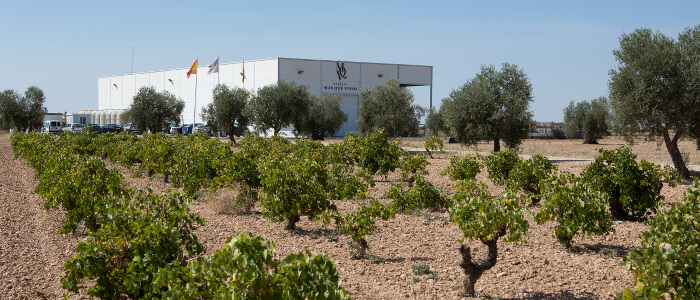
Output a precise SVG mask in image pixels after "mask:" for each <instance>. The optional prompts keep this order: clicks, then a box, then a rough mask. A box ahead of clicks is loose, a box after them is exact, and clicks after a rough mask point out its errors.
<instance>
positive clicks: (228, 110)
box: [200, 84, 250, 142]
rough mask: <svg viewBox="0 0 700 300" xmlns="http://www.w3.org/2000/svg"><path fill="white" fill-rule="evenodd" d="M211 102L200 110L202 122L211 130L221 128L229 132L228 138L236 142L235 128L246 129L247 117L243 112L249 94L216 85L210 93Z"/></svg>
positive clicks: (222, 85) (223, 85) (241, 90)
mask: <svg viewBox="0 0 700 300" xmlns="http://www.w3.org/2000/svg"><path fill="white" fill-rule="evenodd" d="M212 99H213V100H212V102H211V103H209V104H208V105H207V106H205V107H204V108H202V113H201V115H200V116H201V117H202V120H204V121H205V122H207V125H209V127H212V128H218V127H221V128H223V129H225V130H226V131H228V132H229V138H230V139H231V140H232V141H234V142H235V141H236V140H235V138H234V134H233V133H234V131H235V129H236V126H238V127H239V128H242V129H243V128H247V127H248V121H249V117H248V115H247V114H246V112H245V109H246V105H247V104H248V100H249V99H250V92H248V91H247V90H245V89H242V88H238V87H234V88H229V87H228V86H227V85H225V84H217V85H216V87H215V88H214V90H213V91H212Z"/></svg>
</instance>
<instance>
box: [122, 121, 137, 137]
mask: <svg viewBox="0 0 700 300" xmlns="http://www.w3.org/2000/svg"><path fill="white" fill-rule="evenodd" d="M122 129H123V130H124V132H126V134H132V133H135V134H140V133H141V132H139V130H138V129H136V127H134V125H133V124H131V123H126V124H124V126H123V127H122Z"/></svg>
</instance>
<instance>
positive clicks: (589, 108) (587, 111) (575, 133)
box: [562, 97, 610, 144]
mask: <svg viewBox="0 0 700 300" xmlns="http://www.w3.org/2000/svg"><path fill="white" fill-rule="evenodd" d="M609 119H610V105H609V104H608V99H607V98H605V97H600V98H596V99H593V100H591V101H590V102H588V101H581V102H579V103H576V104H574V101H571V102H570V103H569V105H568V106H567V107H566V108H564V124H563V125H562V129H563V130H564V134H566V137H568V138H571V139H583V143H584V144H598V139H602V138H603V137H605V136H607V135H608V134H610V132H608V120H609Z"/></svg>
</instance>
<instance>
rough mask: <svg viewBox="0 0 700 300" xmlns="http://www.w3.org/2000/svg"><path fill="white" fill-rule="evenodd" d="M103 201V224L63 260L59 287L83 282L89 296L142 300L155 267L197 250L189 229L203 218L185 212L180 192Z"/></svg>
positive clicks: (181, 262) (71, 289) (191, 255)
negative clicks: (67, 258)
mask: <svg viewBox="0 0 700 300" xmlns="http://www.w3.org/2000/svg"><path fill="white" fill-rule="evenodd" d="M105 201H106V202H107V205H106V206H105V207H104V208H103V211H101V212H100V213H101V214H103V215H107V216H109V222H105V223H104V224H103V226H102V228H100V229H99V230H98V231H97V232H94V233H93V234H91V235H90V237H89V238H88V240H87V241H86V242H79V243H78V249H77V253H78V254H77V255H76V256H75V257H73V258H71V259H70V260H69V261H67V262H66V263H65V264H64V267H65V268H66V272H67V273H66V275H65V276H64V277H63V278H61V285H62V286H63V288H64V289H66V290H68V291H69V292H72V293H78V291H79V286H80V285H83V284H86V283H87V284H89V285H92V286H91V287H90V288H89V289H88V290H87V294H88V295H89V296H92V297H99V298H102V299H105V298H108V299H119V298H123V297H128V298H132V299H134V298H143V297H145V296H146V295H147V294H148V293H149V292H150V291H152V290H153V287H152V284H153V282H154V279H155V274H156V272H158V270H160V269H161V268H163V267H165V266H167V265H171V266H181V265H185V264H186V263H187V261H188V260H189V259H191V258H194V257H195V256H197V255H198V254H199V253H201V252H202V249H203V247H202V245H201V244H200V243H199V241H198V240H197V236H196V235H194V233H193V231H194V230H195V229H196V225H202V224H203V223H204V220H203V219H202V218H200V217H199V216H197V215H194V214H190V213H189V208H188V206H187V205H188V203H187V201H185V199H184V198H183V196H182V195H180V194H178V193H174V192H173V193H170V194H163V195H157V194H153V193H152V192H151V191H150V190H149V191H148V193H143V192H139V193H136V194H130V195H129V196H127V197H125V198H123V199H119V198H116V197H113V198H111V200H110V199H105ZM86 279H88V280H89V281H85V280H86ZM66 296H67V295H66Z"/></svg>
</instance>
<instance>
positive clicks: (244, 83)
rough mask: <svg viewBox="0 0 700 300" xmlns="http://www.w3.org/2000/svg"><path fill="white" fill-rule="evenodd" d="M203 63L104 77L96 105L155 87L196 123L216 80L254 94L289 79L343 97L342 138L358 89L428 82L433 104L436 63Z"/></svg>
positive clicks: (106, 106) (121, 104) (110, 105)
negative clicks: (392, 81)
mask: <svg viewBox="0 0 700 300" xmlns="http://www.w3.org/2000/svg"><path fill="white" fill-rule="evenodd" d="M205 63H208V62H205V61H199V68H198V69H197V75H192V76H191V77H190V78H187V72H188V71H189V68H182V69H175V70H164V71H154V72H147V73H137V74H123V75H115V76H105V77H100V78H98V80H97V90H98V100H97V102H98V105H97V106H98V109H99V111H106V110H123V109H127V108H128V107H129V106H130V105H131V103H132V100H133V97H134V95H135V94H136V92H137V91H138V89H139V88H141V87H146V86H153V87H155V89H156V90H157V91H164V90H165V91H168V92H170V93H172V94H174V95H175V96H176V97H179V98H181V99H182V100H184V101H185V109H184V111H183V112H182V114H183V115H182V119H183V120H182V121H183V122H184V123H192V121H193V119H194V120H196V122H199V121H201V119H200V116H199V113H200V112H201V110H202V107H204V106H205V105H207V104H209V103H211V102H212V90H213V89H214V87H215V86H216V84H218V83H225V84H226V85H228V86H229V87H240V88H244V89H247V90H250V91H253V92H255V91H257V90H258V89H260V88H261V87H263V86H266V85H271V84H275V83H276V82H277V81H278V80H285V81H293V82H296V83H297V84H299V85H306V86H307V87H308V90H309V93H310V94H312V95H316V96H321V95H323V94H337V95H341V96H342V100H341V103H340V106H341V109H342V110H343V111H344V112H345V113H347V114H348V121H347V122H346V123H344V124H343V126H342V127H341V128H340V130H339V131H338V133H337V135H339V136H344V135H345V134H346V133H347V132H350V131H357V123H356V120H357V114H358V109H359V106H360V101H359V93H360V91H361V90H362V89H365V88H372V87H374V86H376V85H380V84H384V82H385V81H386V80H388V79H389V78H396V79H397V80H398V81H399V84H400V85H401V86H404V87H409V86H430V87H431V91H430V95H431V96H430V97H431V99H430V102H431V103H432V82H433V67H432V66H421V65H401V64H382V63H363V62H349V61H331V60H312V59H295V58H271V59H263V60H255V61H245V62H236V63H228V64H220V66H219V72H218V73H212V74H207V72H208V71H209V67H207V65H206V64H205ZM244 70H245V80H243V74H244ZM195 76H197V77H196V78H195ZM195 82H196V93H197V97H196V107H195ZM100 124H102V122H101V121H100Z"/></svg>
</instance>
